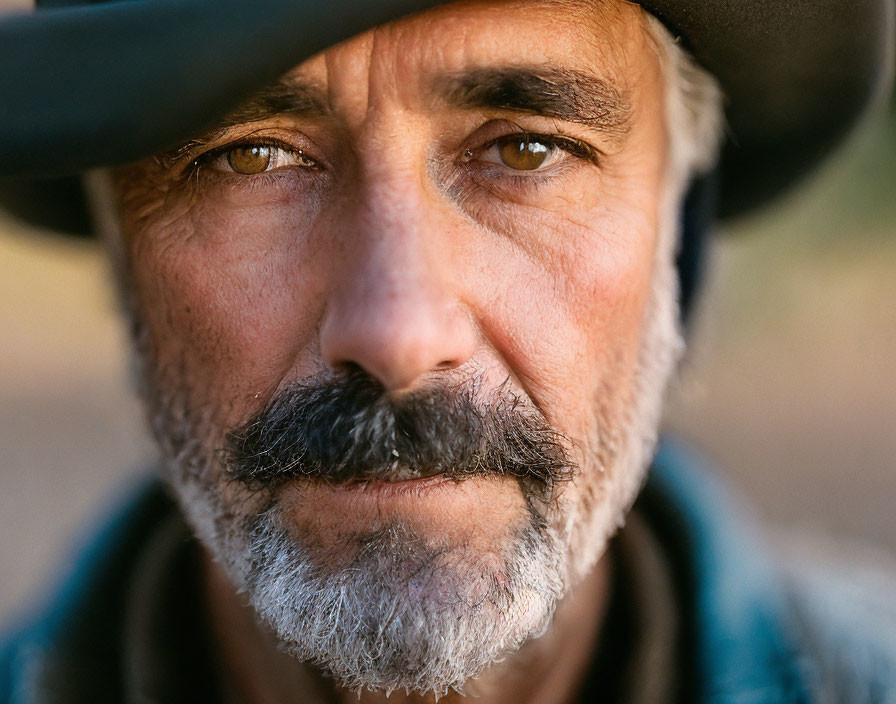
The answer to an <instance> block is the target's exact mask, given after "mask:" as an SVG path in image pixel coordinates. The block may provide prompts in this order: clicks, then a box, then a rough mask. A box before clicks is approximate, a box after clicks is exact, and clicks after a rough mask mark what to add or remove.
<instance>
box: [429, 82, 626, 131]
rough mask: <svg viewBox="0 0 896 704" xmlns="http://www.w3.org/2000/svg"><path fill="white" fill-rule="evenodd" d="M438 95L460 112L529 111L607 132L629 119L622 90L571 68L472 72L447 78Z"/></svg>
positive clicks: (623, 128) (622, 125) (617, 128)
mask: <svg viewBox="0 0 896 704" xmlns="http://www.w3.org/2000/svg"><path fill="white" fill-rule="evenodd" d="M439 92H440V93H442V94H444V95H445V97H446V98H447V99H448V102H449V103H451V104H452V105H456V106H458V107H461V108H488V109H497V110H510V111H514V112H525V113H531V114H533V115H542V116H544V117H551V118H556V119H558V120H563V121H565V122H575V123H579V124H582V125H585V126H587V127H590V128H592V129H597V130H600V131H605V132H609V133H611V134H621V133H624V132H625V131H627V129H628V126H629V123H630V121H631V102H630V100H629V99H628V98H627V96H626V95H625V94H624V93H623V92H622V91H620V90H619V89H617V88H616V87H615V86H613V85H612V84H610V83H609V82H607V81H605V80H603V79H601V78H598V77H597V76H593V75H591V74H589V73H586V72H584V71H579V70H576V69H569V68H551V67H505V68H480V69H473V70H470V71H465V72H463V73H459V74H452V75H451V76H448V77H447V78H446V79H444V80H443V81H442V82H441V85H440V86H439Z"/></svg>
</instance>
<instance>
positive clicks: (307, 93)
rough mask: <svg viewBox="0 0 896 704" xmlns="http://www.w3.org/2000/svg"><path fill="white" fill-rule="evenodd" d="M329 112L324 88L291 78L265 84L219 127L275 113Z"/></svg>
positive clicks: (318, 114) (317, 114) (309, 114)
mask: <svg viewBox="0 0 896 704" xmlns="http://www.w3.org/2000/svg"><path fill="white" fill-rule="evenodd" d="M328 112H329V109H328V106H327V102H326V95H325V93H324V91H323V89H321V88H319V87H318V86H316V85H313V84H311V83H304V82H302V81H300V80H297V79H294V78H289V79H282V80H280V81H278V82H276V83H273V84H271V85H269V86H265V87H264V88H262V89H261V90H260V91H258V92H257V93H255V94H254V95H253V96H252V97H250V98H249V99H248V100H246V101H245V102H243V103H242V104H240V105H239V107H237V108H236V109H235V110H234V111H233V112H231V113H230V114H228V115H227V116H226V117H225V118H224V119H223V120H221V122H219V123H218V125H217V127H218V128H219V129H222V128H227V127H232V126H233V125H240V124H243V123H245V122H257V121H259V120H265V119H267V118H270V117H274V116H275V115H283V114H291V115H298V116H301V117H322V116H324V115H326V114H327V113H328Z"/></svg>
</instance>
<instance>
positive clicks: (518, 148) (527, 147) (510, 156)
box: [498, 137, 552, 171]
mask: <svg viewBox="0 0 896 704" xmlns="http://www.w3.org/2000/svg"><path fill="white" fill-rule="evenodd" d="M551 149H552V148H551V147H549V146H548V145H547V144H544V143H542V142H537V141H532V140H530V139H529V138H528V137H511V138H509V139H506V140H503V141H502V142H500V143H499V145H498V153H499V154H500V155H501V162H502V163H503V164H504V165H505V166H508V167H510V168H511V169H516V170H518V171H532V170H533V169H537V168H538V167H539V166H541V165H542V164H543V163H544V162H545V161H546V160H547V158H548V156H550V154H551Z"/></svg>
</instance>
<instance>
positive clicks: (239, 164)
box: [227, 145, 271, 175]
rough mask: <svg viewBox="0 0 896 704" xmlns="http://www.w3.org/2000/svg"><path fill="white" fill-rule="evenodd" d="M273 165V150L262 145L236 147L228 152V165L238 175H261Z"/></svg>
mask: <svg viewBox="0 0 896 704" xmlns="http://www.w3.org/2000/svg"><path fill="white" fill-rule="evenodd" d="M270 163H271V148H270V147H266V146H261V145H256V146H246V147H235V148H234V149H231V150H230V151H228V152H227V164H228V165H229V166H230V168H231V169H233V170H234V171H235V172H236V173H238V174H246V175H251V174H260V173H261V172H262V171H266V170H267V168H268V166H270Z"/></svg>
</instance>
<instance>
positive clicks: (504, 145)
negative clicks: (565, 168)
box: [479, 134, 579, 171]
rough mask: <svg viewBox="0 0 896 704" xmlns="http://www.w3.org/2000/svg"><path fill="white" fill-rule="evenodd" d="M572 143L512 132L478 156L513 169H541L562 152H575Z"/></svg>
mask: <svg viewBox="0 0 896 704" xmlns="http://www.w3.org/2000/svg"><path fill="white" fill-rule="evenodd" d="M576 151H577V150H576V149H575V148H574V145H566V144H565V140H564V143H562V144H561V143H558V140H556V139H552V138H549V137H546V136H542V135H531V134H513V135H507V136H506V137H501V138H500V139H496V140H495V141H494V142H492V143H491V144H489V145H488V146H487V147H485V149H483V151H482V152H481V154H480V155H479V158H480V159H481V160H482V161H486V162H490V163H493V164H500V165H502V166H506V167H507V168H509V169H513V170H514V171H543V170H545V169H547V168H549V167H551V166H553V165H554V164H555V163H556V162H557V161H558V160H560V159H561V158H562V157H563V154H564V152H572V153H573V155H574V156H579V154H577V153H576Z"/></svg>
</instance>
